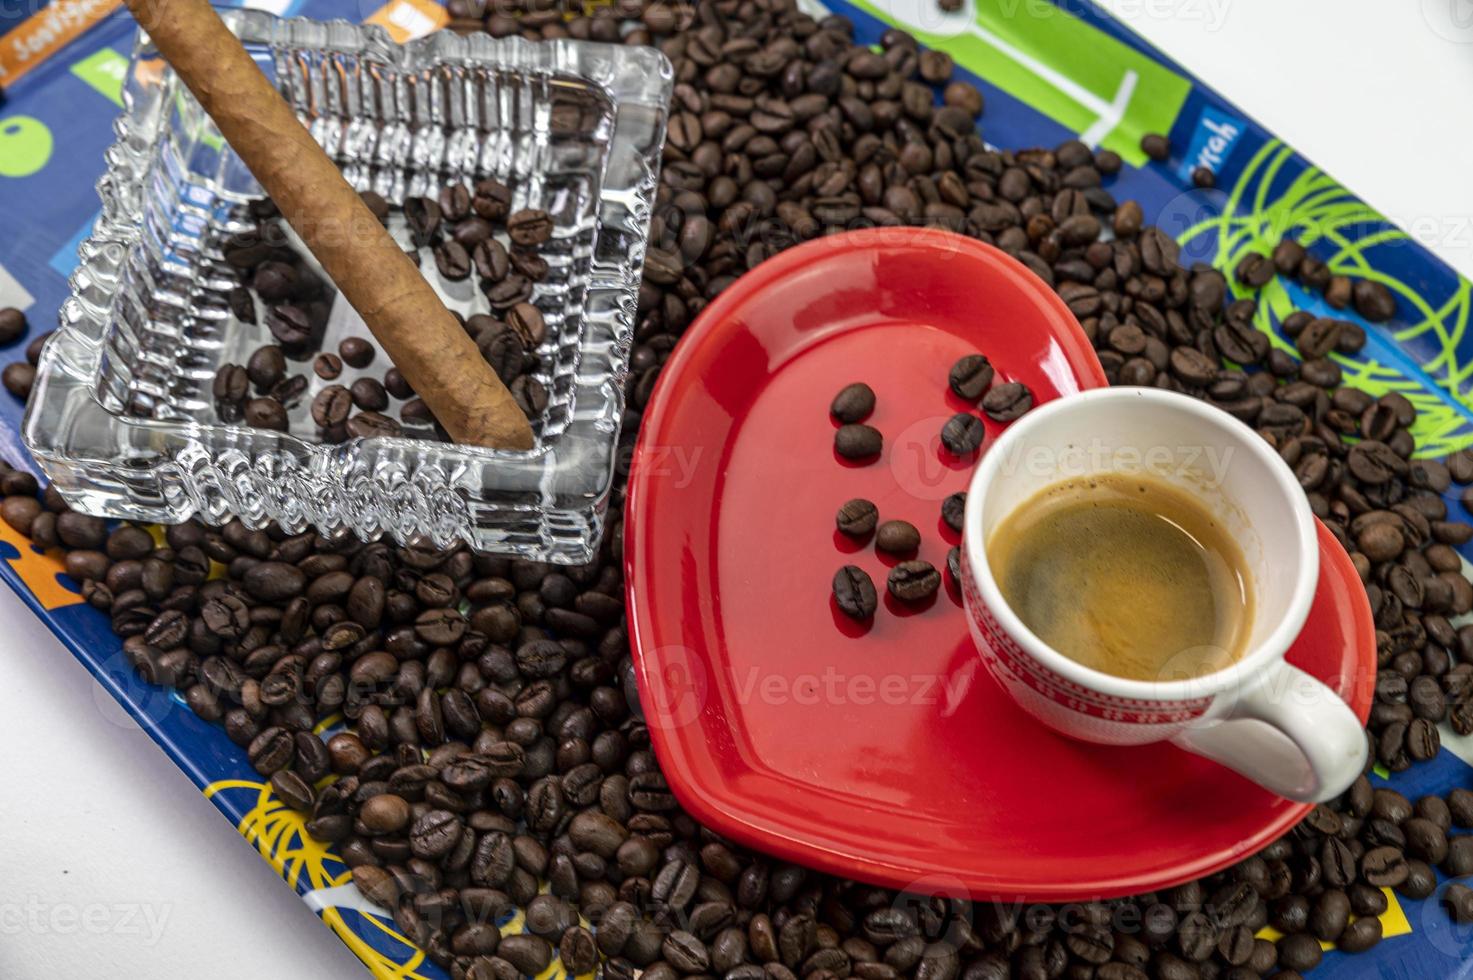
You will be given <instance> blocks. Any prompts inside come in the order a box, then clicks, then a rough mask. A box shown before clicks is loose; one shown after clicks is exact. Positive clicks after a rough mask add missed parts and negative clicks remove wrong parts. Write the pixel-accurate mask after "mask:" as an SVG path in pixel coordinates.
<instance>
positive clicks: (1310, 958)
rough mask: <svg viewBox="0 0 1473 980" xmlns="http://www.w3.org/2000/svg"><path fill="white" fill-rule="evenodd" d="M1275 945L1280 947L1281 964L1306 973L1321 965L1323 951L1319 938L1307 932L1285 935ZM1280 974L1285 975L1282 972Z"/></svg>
mask: <svg viewBox="0 0 1473 980" xmlns="http://www.w3.org/2000/svg"><path fill="white" fill-rule="evenodd" d="M1275 945H1277V946H1278V948H1279V966H1281V967H1285V968H1287V969H1290V970H1296V971H1298V972H1300V973H1304V972H1306V971H1309V970H1313V969H1314V968H1315V967H1317V966H1319V965H1320V959H1321V958H1322V957H1323V955H1324V954H1323V953H1322V952H1321V951H1320V944H1319V940H1317V939H1315V938H1314V937H1313V936H1311V935H1309V934H1307V933H1302V932H1301V933H1297V934H1295V935H1292V936H1285V937H1283V938H1282V939H1280V940H1279V941H1278V942H1277V943H1276V944H1275ZM1279 976H1281V977H1282V976H1283V974H1282V973H1280V974H1279Z"/></svg>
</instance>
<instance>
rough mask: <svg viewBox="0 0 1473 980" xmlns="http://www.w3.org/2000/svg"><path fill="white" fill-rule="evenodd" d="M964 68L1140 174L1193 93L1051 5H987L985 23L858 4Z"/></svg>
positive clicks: (927, 5)
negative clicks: (1146, 145)
mask: <svg viewBox="0 0 1473 980" xmlns="http://www.w3.org/2000/svg"><path fill="white" fill-rule="evenodd" d="M854 3H855V5H856V6H858V7H860V8H862V9H864V10H866V11H868V12H869V13H871V14H873V15H874V16H875V17H877V18H879V19H880V20H882V21H884V22H885V23H888V24H892V25H894V26H896V27H901V28H904V29H905V30H908V31H910V32H911V33H912V34H914V35H915V37H916V39H917V40H919V41H921V42H922V43H923V44H926V45H928V46H930V47H933V48H938V49H940V50H942V51H945V52H947V53H948V54H950V55H951V56H952V57H953V58H954V59H956V62H957V64H959V65H960V66H962V67H963V68H965V69H967V70H968V71H970V72H972V73H973V74H975V75H977V76H979V77H981V78H985V79H986V80H987V81H988V82H989V83H990V84H992V85H996V86H997V87H998V88H1001V89H1002V90H1003V91H1005V92H1007V93H1008V94H1009V95H1011V96H1013V97H1014V98H1016V99H1018V100H1019V101H1021V102H1025V103H1027V104H1028V105H1029V106H1031V107H1032V108H1034V109H1035V110H1037V111H1038V112H1040V113H1043V114H1044V115H1046V116H1048V117H1049V118H1051V119H1053V120H1054V121H1055V122H1057V123H1059V124H1060V125H1062V126H1064V127H1065V128H1067V129H1071V130H1073V131H1075V132H1077V133H1079V134H1081V137H1082V138H1083V139H1084V140H1085V142H1088V143H1091V144H1098V145H1100V146H1104V147H1108V148H1109V149H1111V150H1114V151H1115V152H1116V153H1119V154H1120V155H1121V156H1122V157H1123V158H1124V159H1125V160H1126V161H1127V162H1129V163H1130V164H1132V165H1133V166H1140V165H1141V164H1143V163H1144V162H1145V159H1146V158H1145V154H1143V153H1142V152H1141V148H1140V140H1141V137H1142V136H1143V135H1145V134H1146V133H1152V132H1156V133H1164V132H1168V131H1169V130H1170V129H1171V125H1172V123H1173V122H1175V120H1176V117H1177V114H1178V113H1179V112H1180V111H1181V107H1182V105H1183V104H1184V103H1185V102H1186V99H1187V95H1188V94H1189V93H1190V92H1191V89H1192V85H1191V83H1190V82H1189V81H1187V80H1186V79H1185V78H1182V77H1181V76H1180V75H1178V74H1176V73H1175V72H1173V71H1172V70H1170V69H1169V68H1166V67H1164V66H1162V65H1159V64H1157V63H1156V62H1155V61H1153V60H1151V59H1150V58H1149V57H1147V56H1146V55H1144V54H1141V53H1140V52H1138V51H1136V50H1134V49H1133V48H1131V47H1129V46H1128V45H1125V44H1122V43H1121V42H1119V41H1117V40H1115V39H1114V38H1112V37H1110V36H1109V35H1108V34H1105V33H1103V32H1101V31H1099V30H1097V29H1095V28H1094V27H1091V26H1090V25H1089V24H1087V23H1085V22H1084V21H1082V20H1080V19H1079V18H1078V17H1075V16H1074V15H1072V14H1070V13H1067V12H1065V11H1064V10H1061V9H1060V8H1058V7H1055V6H1054V5H1053V4H1051V3H1041V2H1036V0H1035V2H1026V0H978V2H977V6H976V11H975V16H974V17H973V18H971V19H968V18H967V17H966V16H965V15H964V14H956V15H944V14H941V13H940V12H939V8H938V9H932V7H933V5H934V4H935V3H936V0H881V3H882V4H883V5H878V4H876V3H873V2H870V0H854Z"/></svg>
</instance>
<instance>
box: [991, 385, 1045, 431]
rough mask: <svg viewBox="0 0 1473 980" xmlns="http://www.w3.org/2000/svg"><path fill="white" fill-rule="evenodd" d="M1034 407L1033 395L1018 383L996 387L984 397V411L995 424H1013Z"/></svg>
mask: <svg viewBox="0 0 1473 980" xmlns="http://www.w3.org/2000/svg"><path fill="white" fill-rule="evenodd" d="M1032 407H1033V393H1032V392H1030V391H1029V390H1028V388H1027V387H1026V386H1024V385H1022V384H1019V383H1018V382H1016V381H1009V382H1006V383H1004V384H1000V385H996V386H995V387H993V389H992V390H991V391H989V392H987V394H986V395H984V396H983V397H982V411H984V412H986V413H987V417H988V418H990V419H992V420H993V421H994V422H1011V421H1012V420H1013V419H1017V418H1021V417H1022V416H1023V415H1024V414H1026V413H1027V411H1028V410H1029V409H1030V408H1032Z"/></svg>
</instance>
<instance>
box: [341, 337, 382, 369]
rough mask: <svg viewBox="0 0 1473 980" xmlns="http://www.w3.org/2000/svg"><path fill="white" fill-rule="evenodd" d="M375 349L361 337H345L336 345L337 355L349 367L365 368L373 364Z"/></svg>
mask: <svg viewBox="0 0 1473 980" xmlns="http://www.w3.org/2000/svg"><path fill="white" fill-rule="evenodd" d="M376 353H377V349H376V348H375V347H374V346H373V344H372V343H370V342H369V341H367V340H364V339H363V338H362V337H345V338H343V340H342V341H341V342H340V343H339V344H338V354H339V355H340V356H341V357H342V359H343V363H345V364H347V365H348V366H349V367H355V368H366V367H368V366H369V365H370V364H372V363H373V358H374V355H375V354H376Z"/></svg>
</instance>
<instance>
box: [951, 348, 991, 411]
mask: <svg viewBox="0 0 1473 980" xmlns="http://www.w3.org/2000/svg"><path fill="white" fill-rule="evenodd" d="M993 375H994V372H993V370H992V364H991V362H989V361H988V360H987V358H986V357H983V356H982V355H981V354H968V355H967V356H966V357H963V358H962V359H961V360H959V361H957V362H956V363H955V364H953V365H952V366H951V372H950V373H949V374H948V375H947V378H946V383H947V385H948V386H949V387H950V388H951V390H952V391H953V392H954V393H955V394H956V396H957V397H958V398H964V399H966V400H967V401H969V402H974V403H975V402H976V401H978V400H979V399H980V398H981V397H982V396H983V395H984V394H986V393H987V389H988V388H989V387H990V386H991V385H992V379H993Z"/></svg>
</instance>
